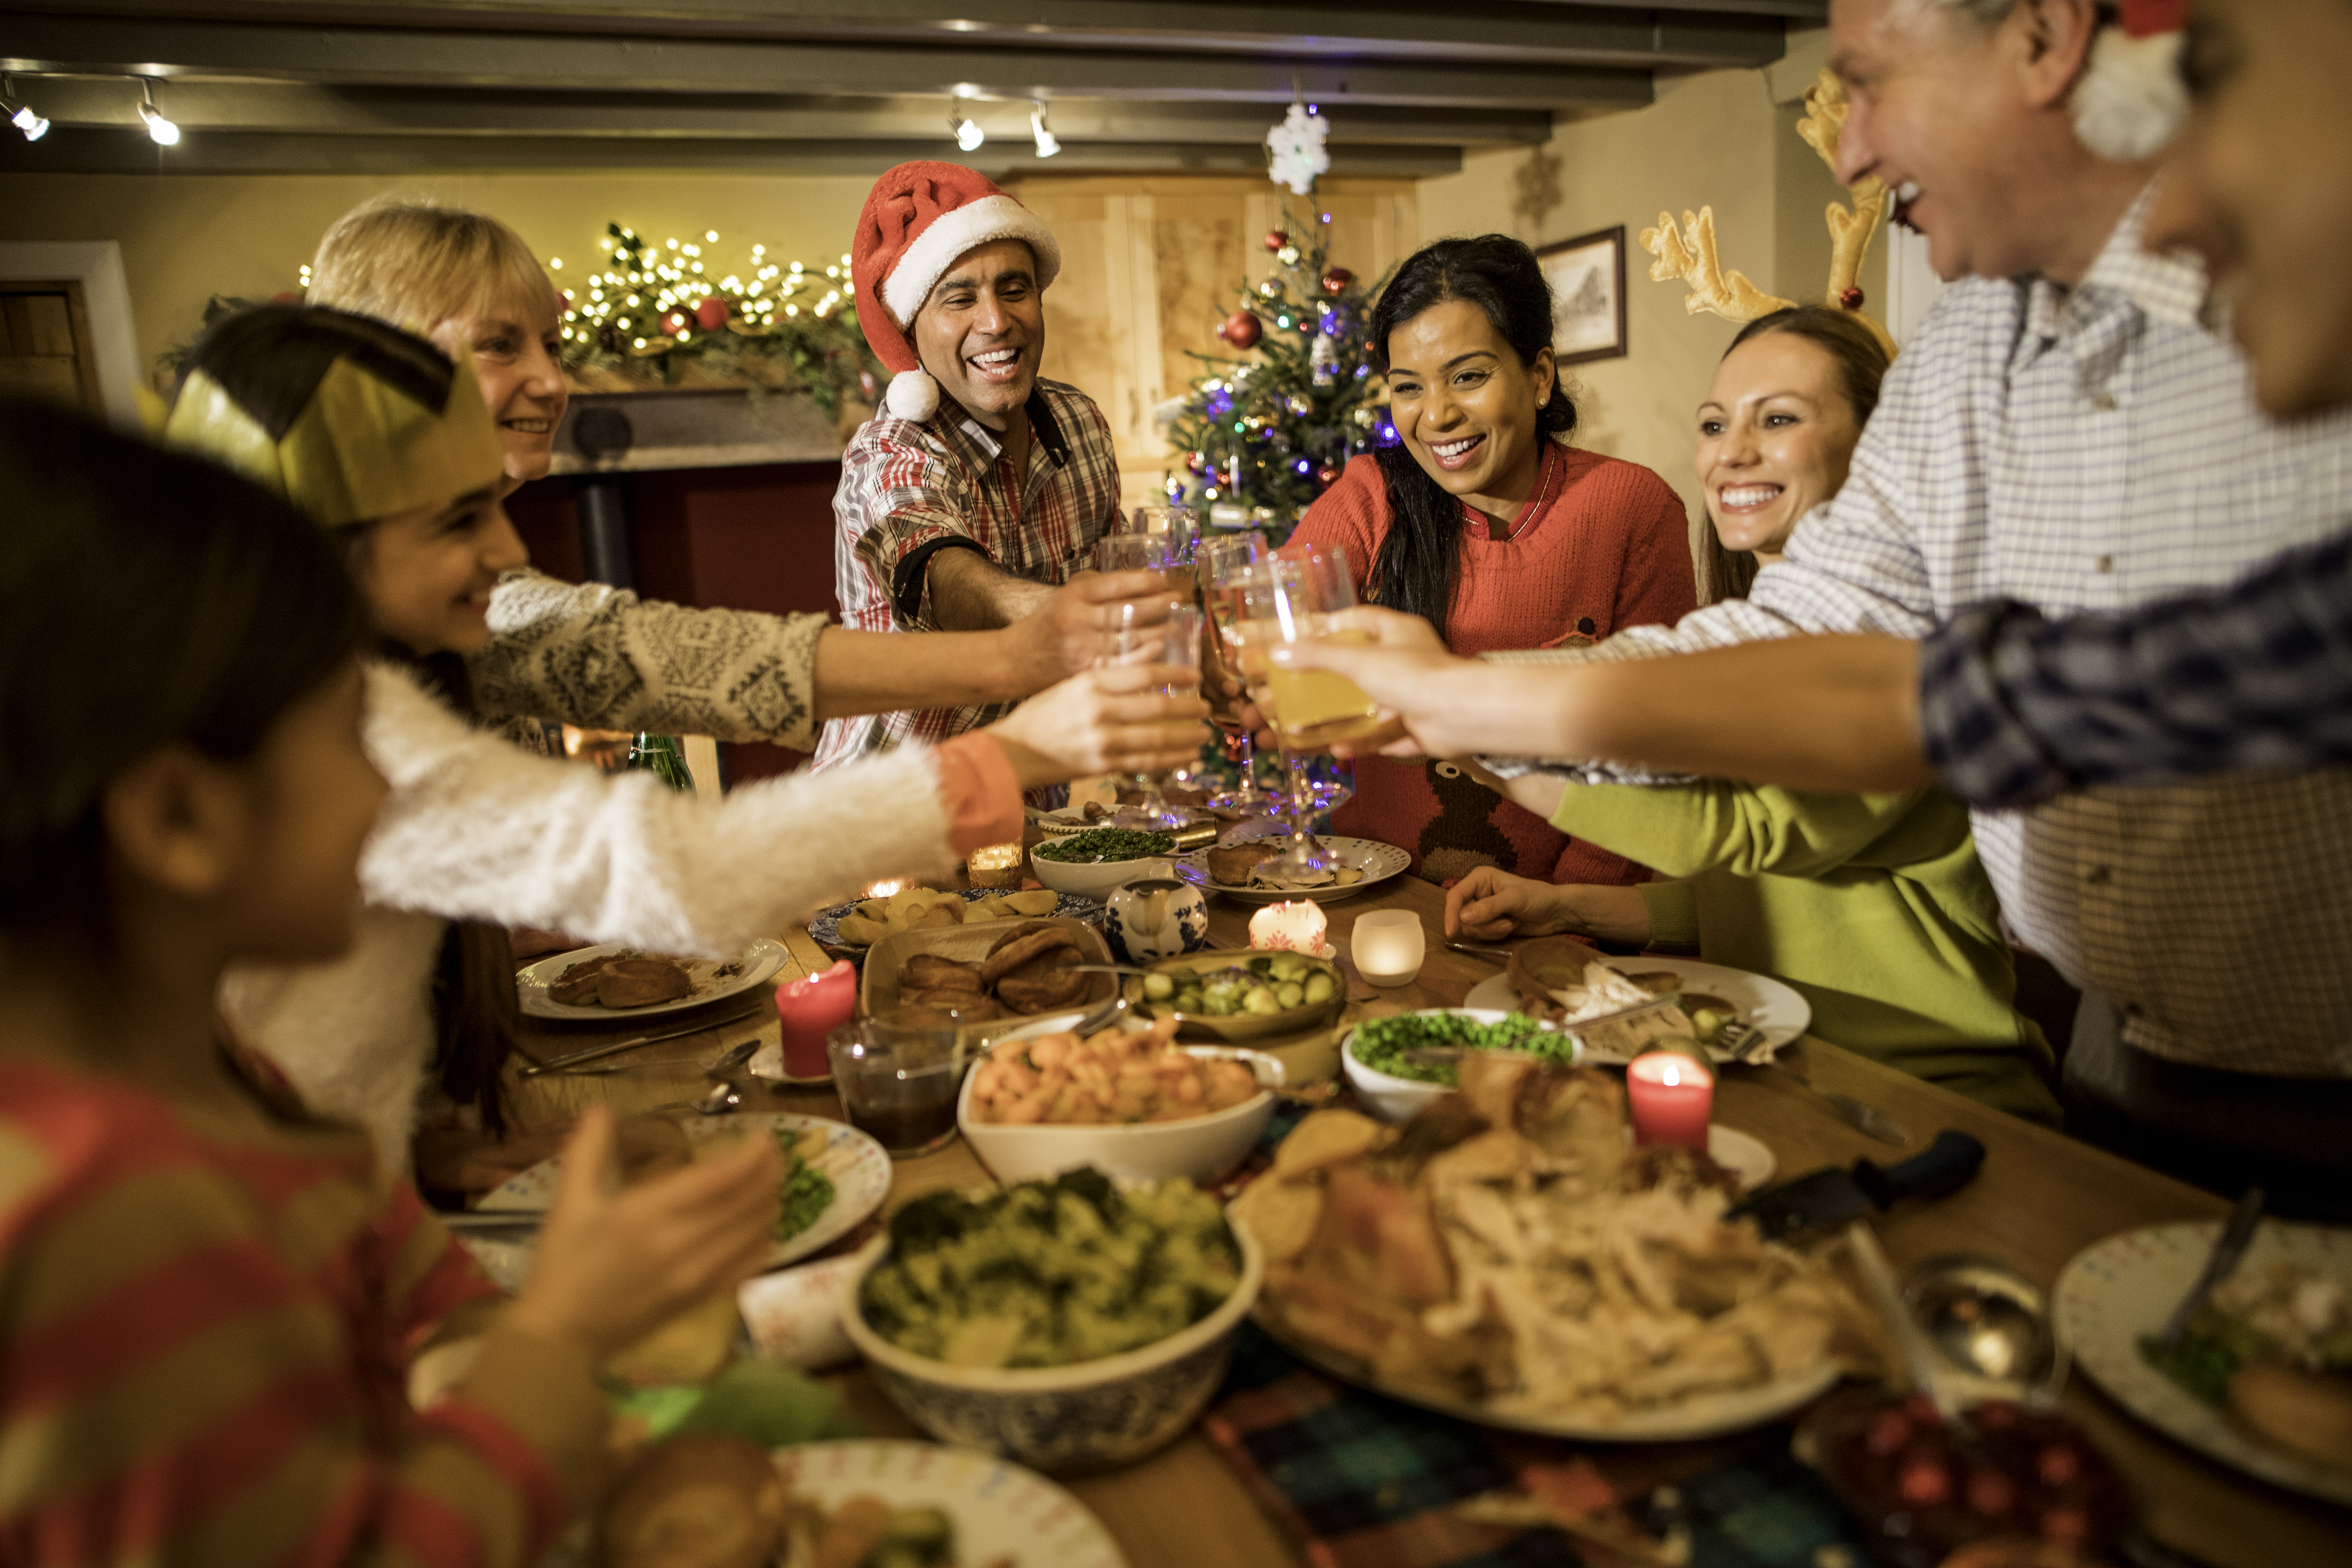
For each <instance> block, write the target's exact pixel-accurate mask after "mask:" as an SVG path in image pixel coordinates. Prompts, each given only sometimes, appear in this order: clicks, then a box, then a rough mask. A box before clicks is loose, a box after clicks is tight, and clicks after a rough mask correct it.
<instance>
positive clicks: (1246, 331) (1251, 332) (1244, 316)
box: [1217, 310, 1265, 349]
mask: <svg viewBox="0 0 2352 1568" xmlns="http://www.w3.org/2000/svg"><path fill="white" fill-rule="evenodd" d="M1217 336H1219V337H1221V338H1223V339H1224V340H1225V342H1229V343H1231V344H1233V345H1234V347H1235V348H1237V349H1254V348H1255V347H1257V341H1258V339H1260V338H1262V337H1264V336H1265V322H1264V321H1259V320H1258V319H1257V318H1256V317H1255V316H1254V315H1252V314H1250V313H1249V312H1248V311H1247V310H1235V311H1234V313H1233V314H1232V315H1230V316H1227V317H1226V318H1225V324H1224V325H1223V326H1222V327H1219V328H1218V329H1217Z"/></svg>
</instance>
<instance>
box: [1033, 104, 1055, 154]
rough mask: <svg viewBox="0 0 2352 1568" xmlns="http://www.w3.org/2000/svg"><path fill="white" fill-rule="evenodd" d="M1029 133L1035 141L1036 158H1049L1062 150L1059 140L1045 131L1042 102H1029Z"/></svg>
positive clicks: (1051, 133)
mask: <svg viewBox="0 0 2352 1568" xmlns="http://www.w3.org/2000/svg"><path fill="white" fill-rule="evenodd" d="M1029 133H1030V134H1031V135H1032V136H1034V137H1035V138H1036V139H1037V156H1039V157H1040V158H1050V157H1052V156H1053V155H1054V154H1055V153H1058V152H1060V151H1061V150H1062V142H1061V139H1060V138H1059V137H1057V136H1055V134H1054V133H1053V132H1051V131H1048V130H1047V129H1045V102H1044V100H1040V99H1034V98H1033V99H1031V100H1029Z"/></svg>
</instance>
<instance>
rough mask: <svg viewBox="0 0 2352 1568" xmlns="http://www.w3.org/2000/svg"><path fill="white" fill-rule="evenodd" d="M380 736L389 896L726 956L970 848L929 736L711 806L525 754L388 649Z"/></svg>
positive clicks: (376, 756) (372, 735) (376, 695)
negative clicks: (430, 691) (962, 845)
mask: <svg viewBox="0 0 2352 1568" xmlns="http://www.w3.org/2000/svg"><path fill="white" fill-rule="evenodd" d="M366 742H367V749H368V752H369V755H370V757H371V758H372V759H373V761H374V763H375V764H376V767H377V769H378V771H380V772H381V773H383V775H384V778H385V779H386V781H387V782H388V783H390V784H391V785H392V794H391V796H390V798H389V799H387V800H386V801H385V803H384V805H383V811H382V812H381V813H380V814H379V816H378V817H377V820H376V828H375V832H374V834H373V836H372V837H370V839H369V840H368V846H367V849H366V852H365V854H364V855H363V857H362V860H361V864H360V876H361V882H362V889H364V891H365V893H366V895H367V898H368V900H369V901H370V902H371V903H373V904H375V905H378V906H381V907H383V908H387V909H394V910H429V911H431V912H433V913H436V914H439V915H445V916H448V917H450V918H453V919H471V920H484V921H496V922H499V923H500V924H505V925H535V926H542V927H545V928H547V929H549V930H552V931H571V932H572V933H574V934H576V935H579V936H583V937H588V938H592V939H593V940H595V941H598V942H630V943H634V944H636V945H639V946H644V947H648V948H652V949H655V950H656V951H658V952H680V953H685V952H694V953H703V954H708V955H710V956H714V957H725V956H730V955H732V954H734V953H736V952H740V951H742V949H743V947H744V946H745V945H746V944H748V943H749V942H751V941H752V940H753V939H755V938H757V937H761V936H764V935H767V934H769V933H771V932H772V931H776V930H778V929H779V928H781V927H782V926H786V925H789V924H792V923H793V922H795V921H800V920H803V919H804V918H806V916H807V914H808V912H809V911H810V910H814V909H816V908H818V907H821V906H822V905H824V904H826V903H828V902H832V901H834V900H837V899H841V898H845V897H847V896H849V895H851V894H853V893H855V892H856V890H857V889H859V888H861V887H863V886H865V885H866V883H868V882H870V881H873V880H874V879H877V878H879V877H889V876H928V875H937V874H943V873H945V872H948V871H950V870H951V869H953V868H954V864H955V856H954V853H953V851H952V849H951V847H950V830H951V827H952V826H953V824H952V820H951V812H950V805H949V804H948V803H947V802H946V801H944V800H943V799H942V792H941V782H940V772H939V763H938V762H937V760H936V759H935V757H934V756H933V755H932V753H930V752H928V751H924V750H920V749H918V748H908V749H906V750H903V751H899V752H889V753H886V754H883V755H879V756H876V757H873V758H869V759H866V760H863V761H859V762H857V763H853V764H847V765H845V766H843V767H840V768H836V769H834V770H832V771H830V772H828V773H821V774H807V773H796V774H793V775H792V776H790V777H787V778H780V779H767V780H762V781H761V782H759V783H757V784H749V785H746V786H745V787H743V788H741V789H738V790H735V791H733V792H731V793H730V794H729V795H727V797H726V798H725V799H724V800H723V801H720V802H719V803H718V804H716V805H712V804H711V803H709V802H706V801H703V800H700V799H698V797H697V796H695V795H691V794H689V793H682V792H680V791H677V790H673V789H671V788H669V787H668V786H667V785H665V784H662V783H660V782H659V781H658V780H656V779H655V778H654V777H652V776H651V775H650V774H647V773H622V774H617V775H615V774H608V773H598V772H596V771H594V770H593V769H591V768H587V767H583V766H580V765H579V764H577V763H560V762H555V761H551V760H550V759H547V758H543V757H533V756H530V755H527V754H525V753H524V752H520V750H518V749H517V748H515V747H514V746H511V745H509V744H508V743H507V742H504V741H501V740H499V739H498V738H497V737H496V736H493V735H490V734H488V733H486V732H484V731H479V730H476V729H474V728H472V727H471V726H469V725H468V724H467V723H466V722H465V721H463V720H462V719H460V718H459V717H458V716H457V714H455V713H453V712H451V711H450V710H448V709H447V708H446V707H444V706H442V704H441V703H439V702H438V701H436V700H434V699H433V698H432V697H430V696H428V695H427V694H426V693H425V691H424V690H422V689H420V688H419V687H418V686H417V685H416V684H415V681H414V680H412V679H409V678H408V677H407V676H406V675H404V674H403V673H402V672H400V671H397V670H394V669H391V668H385V667H382V666H379V667H376V668H373V669H372V670H371V672H370V679H369V687H368V717H367V722H366Z"/></svg>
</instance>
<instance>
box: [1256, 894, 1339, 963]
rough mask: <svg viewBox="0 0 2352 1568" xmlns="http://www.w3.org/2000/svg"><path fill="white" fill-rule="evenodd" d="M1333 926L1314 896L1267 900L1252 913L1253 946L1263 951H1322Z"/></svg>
mask: <svg viewBox="0 0 2352 1568" xmlns="http://www.w3.org/2000/svg"><path fill="white" fill-rule="evenodd" d="M1328 929H1329V922H1328V921H1326V920H1325V919H1324V915H1323V906H1322V905H1320V904H1318V903H1317V902H1316V901H1315V900H1312V899H1291V900H1286V901H1284V902H1282V903H1279V904H1267V905H1266V906H1265V907H1264V908H1263V909H1261V910H1258V911H1257V913H1255V914H1254V915H1252V916H1250V923H1249V932H1250V946H1252V947H1254V948H1255V949H1257V951H1258V952H1322V951H1323V933H1324V932H1325V931H1327V930H1328Z"/></svg>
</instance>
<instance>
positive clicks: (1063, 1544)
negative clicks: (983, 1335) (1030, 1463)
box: [776, 1442, 1127, 1568]
mask: <svg viewBox="0 0 2352 1568" xmlns="http://www.w3.org/2000/svg"><path fill="white" fill-rule="evenodd" d="M776 1468H778V1469H779V1470H782V1472H783V1473H784V1475H785V1477H786V1479H788V1480H789V1482H790V1483H791V1486H792V1489H793V1495H794V1496H796V1497H804V1498H808V1499H811V1500H814V1501H815V1502H816V1503H818V1504H819V1505H820V1506H822V1507H824V1508H826V1509H831V1508H833V1507H835V1505H837V1504H839V1503H842V1502H844V1501H846V1500H848V1499H850V1498H853V1497H856V1496H857V1495H858V1494H859V1493H860V1492H867V1493H871V1494H872V1495H874V1496H876V1497H878V1498H880V1499H881V1500H883V1501H884V1502H887V1503H888V1504H889V1505H890V1506H891V1507H893V1508H937V1509H940V1510H942V1511H944V1512H945V1513H946V1514H947V1516H948V1517H949V1518H950V1519H951V1520H953V1521H955V1560H956V1561H957V1562H959V1563H989V1562H992V1561H994V1560H996V1559H997V1558H1000V1557H1006V1558H1011V1559H1013V1561H1014V1562H1017V1563H1020V1564H1021V1568H1127V1558H1126V1557H1125V1556H1124V1555H1123V1554H1122V1553H1121V1552H1119V1549H1118V1542H1114V1541H1113V1540H1112V1539H1111V1536H1110V1531H1108V1530H1106V1529H1104V1528H1103V1523H1102V1521H1100V1520H1098V1519H1097V1518H1096V1517H1095V1516H1094V1515H1093V1514H1091V1513H1089V1512H1087V1506H1086V1504H1084V1503H1082V1502H1080V1501H1079V1500H1077V1499H1076V1498H1074V1497H1072V1496H1071V1495H1070V1494H1069V1493H1068V1492H1066V1491H1064V1490H1063V1489H1061V1488H1060V1487H1057V1486H1055V1484H1054V1483H1053V1482H1051V1481H1049V1480H1047V1479H1045V1477H1043V1476H1041V1475H1039V1474H1038V1473H1037V1472H1036V1471H1034V1470H1032V1469H1027V1468H1024V1467H1022V1466H1020V1465H1016V1464H1014V1463H1013V1461H1012V1460H1010V1459H1000V1458H997V1457H996V1456H995V1455H993V1454H983V1453H981V1452H979V1451H978V1450H976V1449H972V1448H950V1447H943V1446H942V1445H940V1444H937V1443H874V1442H863V1443H803V1444H802V1445H801V1446H800V1447H793V1448H779V1449H777V1450H776Z"/></svg>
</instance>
